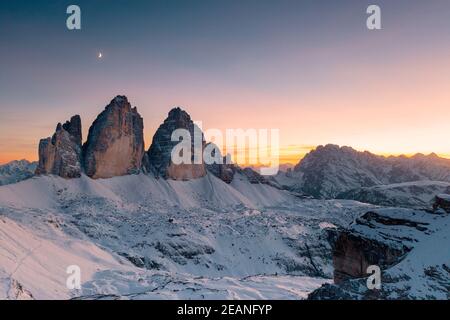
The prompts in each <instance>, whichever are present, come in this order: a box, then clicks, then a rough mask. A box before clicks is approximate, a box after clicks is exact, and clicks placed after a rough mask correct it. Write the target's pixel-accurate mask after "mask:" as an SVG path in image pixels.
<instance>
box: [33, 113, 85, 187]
mask: <svg viewBox="0 0 450 320" xmlns="http://www.w3.org/2000/svg"><path fill="white" fill-rule="evenodd" d="M81 157H82V154H81V119H80V116H78V115H77V116H74V117H72V118H71V120H70V121H68V122H66V123H65V124H64V125H62V124H61V123H58V125H57V127H56V132H55V133H54V134H53V136H52V137H51V138H46V139H41V141H40V142H39V164H38V167H37V169H36V174H54V175H58V176H60V177H63V178H77V177H80V176H81Z"/></svg>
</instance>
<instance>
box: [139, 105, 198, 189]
mask: <svg viewBox="0 0 450 320" xmlns="http://www.w3.org/2000/svg"><path fill="white" fill-rule="evenodd" d="M177 129H185V130H187V131H188V132H189V134H190V139H191V141H190V145H191V161H190V163H182V164H174V163H173V162H172V158H171V155H172V150H173V148H174V147H175V146H176V145H177V144H179V143H180V142H179V141H172V139H171V137H172V133H173V132H174V131H175V130H177ZM194 132H196V134H195V136H194ZM197 135H198V137H197ZM195 138H198V139H199V150H197V153H198V154H199V155H200V157H201V159H200V161H201V163H195V161H194V155H195V153H196V152H195V148H194V141H195ZM204 144H205V141H204V138H203V133H202V132H201V130H200V129H199V128H198V127H196V125H195V124H194V122H193V121H192V120H191V117H190V116H189V114H188V113H187V112H186V111H183V110H182V109H181V108H174V109H172V110H171V111H170V112H169V115H168V117H167V118H166V120H164V123H163V124H161V125H160V126H159V128H158V130H157V131H156V133H155V135H154V137H153V141H152V145H151V146H150V149H149V150H148V163H147V170H148V171H149V172H152V173H153V174H154V175H155V176H156V177H157V178H159V177H161V178H164V179H173V180H191V179H197V178H200V177H203V176H205V175H206V168H205V165H204V162H203V159H202V158H203V156H202V155H203V148H204Z"/></svg>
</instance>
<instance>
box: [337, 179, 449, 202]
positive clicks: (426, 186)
mask: <svg viewBox="0 0 450 320" xmlns="http://www.w3.org/2000/svg"><path fill="white" fill-rule="evenodd" d="M442 193H450V182H442V181H413V182H404V183H395V184H389V185H379V186H373V187H367V188H357V189H353V190H350V191H347V192H343V193H341V194H339V195H338V196H337V198H340V199H352V200H356V201H361V202H365V203H371V204H375V205H381V206H390V207H407V208H430V206H431V204H432V202H433V200H434V197H435V196H436V195H438V194H442Z"/></svg>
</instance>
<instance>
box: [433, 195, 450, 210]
mask: <svg viewBox="0 0 450 320" xmlns="http://www.w3.org/2000/svg"><path fill="white" fill-rule="evenodd" d="M433 210H434V211H439V210H444V211H445V212H446V213H450V194H439V195H437V196H436V197H435V198H434V204H433Z"/></svg>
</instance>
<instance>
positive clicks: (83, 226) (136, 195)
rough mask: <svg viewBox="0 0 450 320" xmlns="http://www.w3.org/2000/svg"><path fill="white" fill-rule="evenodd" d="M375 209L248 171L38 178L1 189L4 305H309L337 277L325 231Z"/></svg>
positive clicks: (0, 267)
mask: <svg viewBox="0 0 450 320" xmlns="http://www.w3.org/2000/svg"><path fill="white" fill-rule="evenodd" d="M370 208H371V206H369V205H365V204H361V203H358V202H354V201H347V200H330V201H323V200H304V199H299V198H297V197H296V196H294V195H292V194H290V193H289V192H287V191H283V190H278V189H276V188H273V187H271V186H269V185H266V184H252V183H250V182H249V181H248V180H247V178H246V177H245V176H240V175H239V174H238V175H237V176H236V177H235V179H233V181H232V182H231V183H230V184H227V183H225V182H224V181H222V180H220V179H218V178H216V177H215V176H213V175H211V174H208V175H207V176H205V177H203V178H200V179H196V180H192V181H173V180H164V179H155V178H153V177H152V176H151V175H146V174H140V175H128V176H123V177H115V178H111V179H98V180H93V179H91V178H89V177H86V176H84V175H83V176H82V177H81V178H79V179H70V180H67V179H63V178H60V177H56V176H41V177H35V178H32V179H29V180H26V181H22V182H20V183H17V184H12V185H7V186H2V187H0V241H1V243H2V246H1V247H0V297H3V298H29V297H33V298H37V299H53V298H108V297H109V298H116V297H128V298H252V299H253V298H283V299H289V298H293V299H298V298H305V297H306V295H307V294H308V293H309V292H311V291H312V290H314V289H315V288H317V287H319V286H320V285H321V284H322V283H325V282H329V281H330V280H331V277H332V272H333V270H332V261H331V255H330V252H331V251H330V250H331V248H330V246H329V244H328V241H327V239H326V237H327V235H328V233H327V232H325V230H327V228H335V227H337V226H344V225H347V224H348V223H349V222H350V221H352V220H353V219H354V218H355V217H356V216H358V215H360V214H361V213H363V212H366V211H367V210H368V209H370ZM70 265H78V266H80V267H81V270H82V290H79V291H77V290H75V291H70V290H68V289H67V288H66V278H67V274H66V268H67V266H70Z"/></svg>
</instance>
